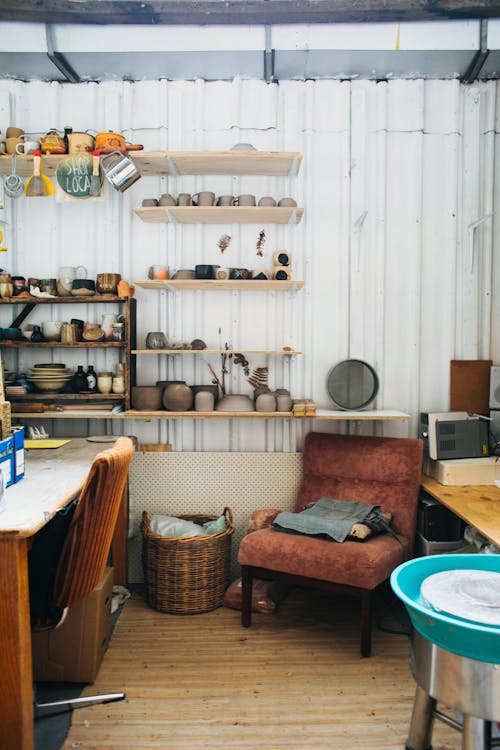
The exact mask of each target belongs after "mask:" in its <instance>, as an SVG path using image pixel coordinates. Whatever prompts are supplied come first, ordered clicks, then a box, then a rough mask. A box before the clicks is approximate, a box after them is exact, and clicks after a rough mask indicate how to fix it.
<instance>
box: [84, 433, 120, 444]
mask: <svg viewBox="0 0 500 750" xmlns="http://www.w3.org/2000/svg"><path fill="white" fill-rule="evenodd" d="M87 440H88V441H89V443H114V442H115V441H116V440H118V435H90V436H89V437H88V438H87Z"/></svg>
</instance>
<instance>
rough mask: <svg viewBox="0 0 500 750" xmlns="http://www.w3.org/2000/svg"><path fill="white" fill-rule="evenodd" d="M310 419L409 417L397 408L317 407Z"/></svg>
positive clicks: (404, 418) (387, 418)
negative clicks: (353, 409)
mask: <svg viewBox="0 0 500 750" xmlns="http://www.w3.org/2000/svg"><path fill="white" fill-rule="evenodd" d="M311 419H330V420H332V419H333V420H342V419H345V420H356V419H361V420H367V421H368V420H390V419H403V420H406V419H411V417H410V415H409V414H406V413H405V412H403V411H399V410H398V409H371V410H370V409H366V410H360V411H343V410H342V409H317V410H316V416H315V417H311Z"/></svg>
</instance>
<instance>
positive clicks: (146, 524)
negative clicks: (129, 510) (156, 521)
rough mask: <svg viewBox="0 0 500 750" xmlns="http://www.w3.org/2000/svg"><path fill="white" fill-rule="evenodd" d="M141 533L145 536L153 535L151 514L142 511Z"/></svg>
mask: <svg viewBox="0 0 500 750" xmlns="http://www.w3.org/2000/svg"><path fill="white" fill-rule="evenodd" d="M141 533H142V535H143V536H144V535H145V534H150V533H151V522H150V520H149V513H148V512H147V511H146V510H143V511H142V521H141Z"/></svg>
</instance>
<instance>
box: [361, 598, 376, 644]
mask: <svg viewBox="0 0 500 750" xmlns="http://www.w3.org/2000/svg"><path fill="white" fill-rule="evenodd" d="M372 609H373V592H372V591H363V593H362V594H361V656H370V655H371V652H372Z"/></svg>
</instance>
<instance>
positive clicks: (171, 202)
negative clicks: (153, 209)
mask: <svg viewBox="0 0 500 750" xmlns="http://www.w3.org/2000/svg"><path fill="white" fill-rule="evenodd" d="M158 205H159V206H175V198H174V197H173V195H170V193H163V195H160V200H159V201H158Z"/></svg>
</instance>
